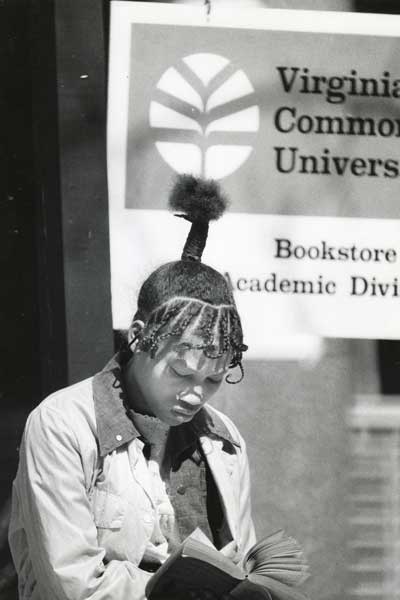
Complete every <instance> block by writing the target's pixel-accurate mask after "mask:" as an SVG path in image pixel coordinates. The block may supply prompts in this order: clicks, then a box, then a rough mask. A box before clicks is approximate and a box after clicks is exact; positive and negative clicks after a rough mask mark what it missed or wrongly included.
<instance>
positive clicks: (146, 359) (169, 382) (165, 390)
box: [124, 336, 230, 426]
mask: <svg viewBox="0 0 400 600" xmlns="http://www.w3.org/2000/svg"><path fill="white" fill-rule="evenodd" d="M198 343H199V339H197V338H193V336H191V338H190V339H185V337H184V336H183V337H182V338H180V340H176V339H174V338H169V340H168V341H166V342H164V345H161V344H160V348H159V350H158V351H157V353H156V355H155V357H154V358H151V356H150V354H149V353H148V352H142V351H136V352H135V353H134V355H133V357H132V359H131V360H130V361H129V363H128V365H127V368H126V371H125V374H124V376H125V384H126V386H127V390H128V393H130V392H131V394H130V395H131V398H132V400H133V401H134V408H135V409H136V410H138V411H140V412H144V413H147V414H151V415H153V416H156V417H158V418H159V419H160V420H161V421H163V422H164V423H167V424H168V425H170V426H175V425H180V424H182V423H185V422H188V421H191V419H193V417H194V415H195V414H196V413H197V412H198V411H199V410H200V409H201V408H202V407H203V406H204V405H205V404H206V402H207V401H208V400H209V399H210V398H211V396H213V394H215V392H216V391H217V390H218V388H219V387H220V385H221V383H222V381H223V380H224V378H225V375H226V373H227V370H228V367H229V359H230V357H229V356H228V355H227V354H226V355H224V356H222V357H221V358H217V359H215V358H208V357H207V356H205V354H204V353H203V351H202V350H201V349H193V348H190V346H189V345H190V344H191V345H195V344H198Z"/></svg>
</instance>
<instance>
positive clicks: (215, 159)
mask: <svg viewBox="0 0 400 600" xmlns="http://www.w3.org/2000/svg"><path fill="white" fill-rule="evenodd" d="M259 122H260V115H259V108H258V106H257V105H256V104H255V93H254V88H253V86H252V84H251V82H250V80H249V78H248V77H247V75H246V74H245V73H244V71H242V70H240V69H236V68H235V67H234V66H233V65H232V63H230V61H229V60H228V59H226V58H224V57H223V56H219V55H217V54H208V53H201V54H191V55H190V56H186V57H184V58H183V59H182V61H180V64H179V65H178V66H176V67H170V68H169V69H167V70H166V71H165V73H164V74H163V75H162V76H161V78H160V80H159V82H158V84H157V87H156V90H155V92H154V95H153V100H152V102H151V103H150V126H151V127H152V128H153V132H154V134H155V144H156V147H157V150H158V151H159V153H160V154H161V156H162V157H163V159H164V160H165V162H166V163H167V164H168V165H169V166H170V167H172V169H174V170H175V171H177V172H178V173H192V174H193V175H202V176H204V177H207V178H208V177H209V178H212V179H222V178H223V177H226V176H227V175H230V174H231V173H233V172H234V171H236V170H237V169H238V168H239V167H240V166H241V165H242V164H243V163H244V162H245V161H246V160H247V158H248V157H249V156H250V154H251V152H252V149H253V142H254V136H255V135H256V133H257V131H258V128H259Z"/></svg>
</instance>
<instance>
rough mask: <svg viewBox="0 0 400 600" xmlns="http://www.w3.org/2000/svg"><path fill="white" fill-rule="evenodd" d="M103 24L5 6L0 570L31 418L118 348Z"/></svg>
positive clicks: (17, 1)
mask: <svg viewBox="0 0 400 600" xmlns="http://www.w3.org/2000/svg"><path fill="white" fill-rule="evenodd" d="M233 1H234V0H233ZM299 4H300V3H299ZM269 6H271V7H274V3H269ZM296 7H297V6H296ZM299 8H300V7H299ZM316 8H318V7H316ZM352 10H354V11H360V12H375V13H392V14H400V7H399V3H398V2H397V1H393V0H392V1H383V0H375V1H373V0H359V1H354V2H353V6H352ZM108 15H109V2H108V1H103V2H101V1H99V0H80V1H78V0H76V1H74V0H0V65H1V73H2V78H1V80H2V85H1V87H0V123H1V137H0V139H1V144H0V165H1V167H0V168H1V177H0V190H1V194H0V210H1V221H0V222H1V227H2V234H1V252H0V261H1V271H0V272H1V275H2V281H1V288H0V289H1V293H0V296H1V312H0V315H1V321H0V323H1V328H0V332H1V337H0V345H1V363H0V364H1V375H0V444H1V447H0V509H2V511H3V516H1V515H0V530H1V532H0V541H1V544H2V548H3V550H2V551H1V552H0V567H3V569H4V568H6V567H5V565H6V564H7V563H8V561H9V554H8V550H7V547H6V543H5V531H6V523H7V518H8V517H7V511H8V502H7V499H8V497H9V493H10V486H11V481H12V478H13V476H14V473H15V470H16V465H17V451H18V443H19V438H20V436H21V433H22V428H23V424H24V421H25V418H26V416H27V414H28V412H29V411H30V410H31V409H32V408H33V407H34V406H35V405H36V404H37V403H38V402H39V401H40V399H41V398H42V397H44V396H45V395H47V394H49V393H50V392H51V391H53V390H55V389H57V388H60V387H63V386H65V385H68V384H69V383H70V382H72V381H76V380H78V379H80V378H83V377H86V376H87V375H88V374H89V373H91V372H94V371H96V370H98V368H99V367H101V365H102V364H103V363H104V362H105V360H106V359H107V358H108V357H109V355H110V353H111V352H112V351H113V336H112V325H111V314H110V292H109V289H108V286H105V285H104V274H105V273H106V274H107V273H108V274H109V256H108V221H107V181H106V147H105V122H106V72H107V39H108V26H109V16H108ZM88 24H89V26H88ZM82 75H88V77H86V78H82ZM77 249H79V252H78V251H77ZM82 256H83V260H82ZM99 265H101V269H100V268H99ZM376 353H377V360H378V364H379V377H380V388H381V389H380V391H381V393H383V394H399V393H400V378H399V376H398V370H399V366H400V342H398V341H388V340H386V341H385V340H379V341H376ZM1 523H2V525H3V526H2V527H1ZM1 593H3V594H7V593H6V592H1V586H0V594H1ZM10 593H11V592H10ZM1 597H2V598H6V597H10V598H11V597H12V596H10V595H9V596H6V595H3V596H1Z"/></svg>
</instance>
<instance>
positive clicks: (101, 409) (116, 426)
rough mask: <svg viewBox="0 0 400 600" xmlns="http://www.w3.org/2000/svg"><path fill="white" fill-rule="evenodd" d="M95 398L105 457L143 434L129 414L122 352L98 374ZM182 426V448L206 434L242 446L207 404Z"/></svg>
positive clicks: (99, 436)
mask: <svg viewBox="0 0 400 600" xmlns="http://www.w3.org/2000/svg"><path fill="white" fill-rule="evenodd" d="M93 402H94V409H95V415H96V423H97V435H98V440H99V450H100V456H101V457H104V456H106V454H110V452H112V451H113V450H116V449H117V448H119V447H120V446H123V445H124V444H127V443H129V442H131V441H132V440H134V439H135V438H138V437H140V432H139V431H138V430H137V428H136V427H135V425H134V423H133V421H132V419H130V417H129V408H127V396H126V392H125V389H124V385H123V380H122V371H121V365H120V362H119V359H118V354H117V355H115V356H114V357H113V358H112V359H111V360H110V361H109V362H108V363H107V364H106V366H105V367H104V369H103V370H102V371H100V373H97V374H96V375H95V376H94V378H93ZM181 428H182V429H184V430H185V431H182V432H181V431H179V434H181V433H184V435H183V436H182V435H179V436H177V439H179V440H181V442H180V443H179V445H181V444H182V447H181V448H180V450H185V449H187V447H188V445H191V444H192V443H193V442H194V440H197V439H198V438H199V437H200V436H202V435H206V436H208V437H211V438H215V439H219V440H222V441H223V442H225V443H227V444H228V445H229V446H230V447H232V445H233V446H240V444H238V442H237V441H235V440H234V439H233V438H232V436H231V434H230V432H229V431H228V429H227V428H226V427H225V424H224V423H223V422H222V420H220V419H219V417H218V416H217V415H215V414H214V413H213V414H211V412H210V411H209V410H207V408H203V409H202V410H201V411H200V412H199V413H198V414H197V415H196V416H195V417H194V419H193V420H192V421H191V422H190V423H188V424H185V425H178V426H177V427H176V428H174V429H177V430H178V429H179V430H180V429H181Z"/></svg>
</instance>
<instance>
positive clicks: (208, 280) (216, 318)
mask: <svg viewBox="0 0 400 600" xmlns="http://www.w3.org/2000/svg"><path fill="white" fill-rule="evenodd" d="M169 206H170V208H171V209H172V210H173V211H175V212H176V213H178V214H176V216H178V217H181V218H184V219H186V220H187V221H189V222H190V223H191V227H190V231H189V234H188V237H187V239H186V243H185V245H184V248H183V252H182V256H181V259H180V260H179V261H174V262H169V263H166V264H164V265H162V266H160V267H158V269H156V270H155V271H153V272H152V273H151V274H150V275H149V277H148V278H147V279H146V280H145V281H144V283H143V285H142V287H141V289H140V292H139V296H138V308H137V312H136V314H135V316H134V321H136V320H141V321H143V322H144V323H145V328H144V329H143V330H141V331H140V332H139V331H138V335H137V339H136V340H135V341H136V343H137V347H138V348H140V349H141V350H143V351H146V352H149V353H150V355H151V356H152V357H154V356H155V354H156V352H157V350H158V347H159V344H160V342H162V341H163V340H165V339H167V338H169V337H172V336H176V337H180V336H181V335H182V334H183V333H184V332H188V333H190V334H193V335H194V336H196V337H197V338H198V339H200V340H201V342H200V343H198V344H193V345H191V346H190V347H191V348H201V349H202V350H203V352H204V353H205V355H206V356H207V357H209V358H219V357H220V356H222V355H224V354H226V353H230V354H231V362H230V367H231V368H233V367H236V366H239V368H240V372H241V377H240V379H239V380H238V381H241V379H242V378H243V367H242V354H243V352H244V351H245V350H247V346H246V345H245V344H244V343H243V332H242V326H241V322H240V317H239V314H238V312H237V308H236V304H235V301H234V298H233V293H232V290H231V288H230V286H229V284H228V282H227V281H226V279H225V278H224V276H223V275H222V274H221V273H219V272H218V271H216V270H215V269H213V268H212V267H210V266H208V265H206V264H204V263H202V262H201V257H202V253H203V250H204V248H205V245H206V241H207V236H208V228H209V222H210V221H212V220H216V219H218V218H219V217H220V216H222V214H223V212H224V211H225V209H226V206H227V199H226V198H225V196H224V195H223V194H222V192H221V190H220V187H219V185H218V184H217V183H216V182H215V181H212V180H204V179H199V178H196V177H193V176H192V175H180V176H178V178H177V179H176V181H175V184H174V186H173V188H172V190H171V193H170V196H169ZM121 350H122V352H121V356H123V355H125V356H127V355H126V352H127V353H128V356H129V348H128V344H127V341H125V344H124V346H123V348H122V349H121ZM124 351H125V352H124ZM227 381H228V382H229V383H237V381H232V380H231V379H230V378H229V377H227Z"/></svg>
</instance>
